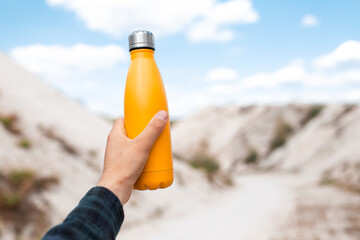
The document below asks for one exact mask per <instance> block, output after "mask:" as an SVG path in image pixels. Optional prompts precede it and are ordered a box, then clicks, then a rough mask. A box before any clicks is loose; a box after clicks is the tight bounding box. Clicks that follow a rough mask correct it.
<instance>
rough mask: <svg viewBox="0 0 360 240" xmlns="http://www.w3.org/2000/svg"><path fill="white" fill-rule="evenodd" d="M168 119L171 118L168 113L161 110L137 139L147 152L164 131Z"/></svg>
mask: <svg viewBox="0 0 360 240" xmlns="http://www.w3.org/2000/svg"><path fill="white" fill-rule="evenodd" d="M168 118H169V116H168V113H167V112H166V111H164V110H161V111H159V112H157V113H156V114H155V116H154V117H153V118H152V119H151V120H150V122H149V124H148V125H147V126H146V128H145V129H144V130H143V131H142V132H141V133H140V134H139V135H138V136H137V137H136V139H137V141H140V142H142V143H143V145H144V146H145V147H146V150H148V151H150V150H151V148H152V146H153V145H154V143H155V141H156V139H157V138H158V137H159V135H160V134H161V132H162V131H163V130H164V128H165V125H166V123H167V120H168Z"/></svg>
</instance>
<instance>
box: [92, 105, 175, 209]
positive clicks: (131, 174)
mask: <svg viewBox="0 0 360 240" xmlns="http://www.w3.org/2000/svg"><path fill="white" fill-rule="evenodd" d="M167 121H168V114H167V112H166V111H163V110H161V111H159V112H158V113H157V114H156V115H155V116H154V117H153V118H152V119H151V120H150V122H149V124H148V125H147V126H146V128H145V129H144V131H142V132H141V133H140V134H139V135H138V136H137V137H136V138H134V139H130V138H128V137H127V136H126V130H125V127H124V119H122V118H119V119H117V120H116V121H115V123H114V126H113V128H112V130H111V132H110V133H109V136H108V140H107V144H106V150H105V160H104V170H103V174H102V176H101V178H100V180H99V182H98V184H97V186H102V187H105V188H107V189H109V190H110V191H112V192H113V193H114V194H115V195H116V196H118V198H119V200H120V202H121V203H122V205H125V203H127V201H128V200H129V198H130V196H131V193H132V190H133V186H134V184H135V182H136V180H137V179H138V177H139V176H140V174H141V172H142V170H143V168H144V166H145V163H146V161H147V159H148V157H149V153H150V150H151V148H152V147H153V145H154V143H155V141H156V139H157V138H158V137H159V135H160V133H161V132H162V131H163V129H164V127H165V125H166V122H167Z"/></svg>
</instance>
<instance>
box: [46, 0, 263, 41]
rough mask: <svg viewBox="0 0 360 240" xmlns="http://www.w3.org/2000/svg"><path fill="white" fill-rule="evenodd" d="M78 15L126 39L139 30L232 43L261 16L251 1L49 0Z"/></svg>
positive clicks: (101, 29) (48, 0)
mask: <svg viewBox="0 0 360 240" xmlns="http://www.w3.org/2000/svg"><path fill="white" fill-rule="evenodd" d="M46 2H47V3H48V4H49V5H50V6H54V7H55V6H59V7H63V8H65V9H67V10H70V11H74V12H75V13H76V15H77V16H78V17H79V18H80V19H81V20H83V21H84V22H85V24H86V26H87V27H88V28H90V29H92V30H99V31H102V32H105V33H107V34H110V35H113V36H124V35H127V34H129V32H131V31H133V30H136V29H148V30H150V31H152V32H154V33H155V34H156V35H161V34H173V33H178V32H182V31H185V32H187V36H188V38H189V39H190V40H192V41H228V40H231V39H233V37H234V31H233V30H232V29H231V27H232V26H233V25H235V24H242V23H254V22H256V21H257V20H258V18H259V17H258V14H257V12H256V11H255V10H254V8H253V6H252V3H251V1H250V0H230V1H227V2H220V1H216V0H197V1H193V0H182V1H168V0H153V1H148V0H121V1H119V0H103V1H98V0H46Z"/></svg>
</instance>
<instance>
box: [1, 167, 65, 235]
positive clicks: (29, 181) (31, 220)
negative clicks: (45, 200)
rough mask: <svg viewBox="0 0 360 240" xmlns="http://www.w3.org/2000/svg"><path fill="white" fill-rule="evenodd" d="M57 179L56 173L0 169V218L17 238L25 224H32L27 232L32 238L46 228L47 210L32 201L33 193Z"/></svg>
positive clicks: (55, 181)
mask: <svg viewBox="0 0 360 240" xmlns="http://www.w3.org/2000/svg"><path fill="white" fill-rule="evenodd" d="M58 182H59V180H58V178H57V177H54V176H48V177H37V174H36V172H34V171H32V170H29V169H14V170H12V171H10V172H8V173H3V172H1V171H0V222H4V223H6V224H7V225H8V226H9V227H12V228H13V229H14V232H15V233H16V236H15V237H16V239H19V238H20V236H21V234H22V233H23V231H24V229H28V228H27V227H26V226H27V225H28V224H32V226H34V228H33V230H32V231H31V232H30V233H29V234H30V235H31V239H39V237H40V236H42V235H43V234H44V232H45V230H47V229H48V228H49V220H48V219H47V216H46V214H45V213H46V212H45V211H44V209H40V208H39V207H38V206H37V204H34V203H33V201H32V195H33V194H34V193H36V192H41V191H44V190H46V189H47V188H48V187H49V186H50V184H51V185H53V184H55V183H58ZM44 207H46V206H44Z"/></svg>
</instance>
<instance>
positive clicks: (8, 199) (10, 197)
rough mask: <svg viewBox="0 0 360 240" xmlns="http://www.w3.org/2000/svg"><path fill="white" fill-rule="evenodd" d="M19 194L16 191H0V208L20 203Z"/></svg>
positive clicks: (11, 206) (15, 205)
mask: <svg viewBox="0 0 360 240" xmlns="http://www.w3.org/2000/svg"><path fill="white" fill-rule="evenodd" d="M20 200H21V198H20V196H19V195H18V194H16V193H11V192H2V193H0V208H14V207H17V206H18V205H19V204H20Z"/></svg>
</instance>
